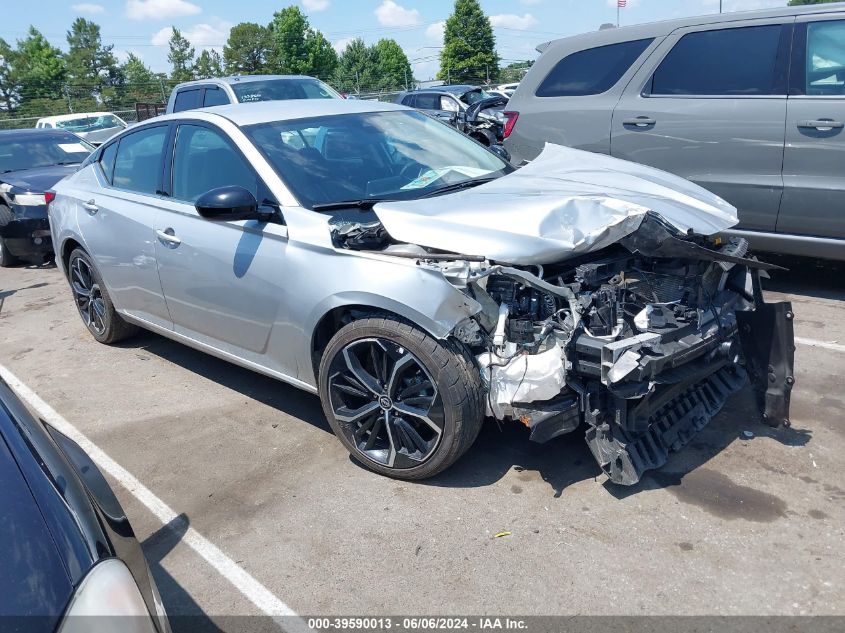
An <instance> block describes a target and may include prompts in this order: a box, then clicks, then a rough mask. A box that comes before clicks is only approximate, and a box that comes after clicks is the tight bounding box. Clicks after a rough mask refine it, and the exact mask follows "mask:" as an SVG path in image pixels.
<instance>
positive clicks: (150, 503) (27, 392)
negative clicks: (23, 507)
mask: <svg viewBox="0 0 845 633" xmlns="http://www.w3.org/2000/svg"><path fill="white" fill-rule="evenodd" d="M0 376H2V378H3V380H5V381H6V383H7V384H8V385H9V386H10V387H11V388H12V389H13V390H14V391H16V392H17V394H18V396H19V397H20V398H21V399H23V400H24V401H26V402H27V403H28V404H29V405H30V406H31V407H32V408H33V409H34V410H35V411H36V413H38V415H40V416H41V417H42V418H43V419H44V421H45V422H47V423H48V424H50V425H51V426H53V427H55V428H56V429H57V430H59V431H61V432H62V433H64V434H65V435H67V436H68V437H69V438H70V439H72V440H73V441H74V442H76V443H77V444H79V446H81V447H82V450H84V451H85V452H86V453H88V456H89V457H90V458H91V459H92V460H93V461H94V463H95V464H97V466H99V467H100V469H102V470H103V471H105V472H107V473H108V474H109V475H111V476H112V477H114V478H115V479H116V480H117V481H118V482H120V485H122V486H123V487H124V488H126V489H127V490H128V491H129V492H130V493H131V494H132V496H134V497H135V498H136V499H137V500H138V501H140V502H141V503H143V504H144V505H145V506H146V507H147V509H148V510H149V511H150V512H152V513H153V514H154V515H155V516H156V517H157V518H158V520H159V521H161V523H162V524H163V525H168V524H170V523H171V522H172V521H173V520H174V519H176V518H177V516H178V515H177V514H176V512H174V511H173V510H172V509H171V508H170V507H169V506H168V505H167V504H166V503H164V501H162V500H161V499H159V498H158V497H157V496H155V494H153V493H152V492H151V491H150V489H149V488H147V487H146V486H144V485H143V484H142V483H141V482H140V481H138V480H137V479H136V478H135V477H134V476H133V475H132V474H131V473H130V472H129V471H127V470H126V469H125V468H123V467H122V466H121V465H120V464H118V463H117V462H116V461H114V460H113V459H112V458H111V457H109V456H108V455H107V454H106V453H105V452H103V450H102V449H100V448H99V447H98V446H97V445H96V444H94V443H93V442H92V441H91V440H89V439H88V438H87V437H85V435H83V434H82V432H80V431H79V430H78V429H77V428H76V427H75V426H73V425H72V424H71V423H70V422H68V421H67V420H65V419H64V418H63V417H62V416H61V415H59V413H58V412H56V410H55V409H53V407H51V406H50V405H49V404H47V403H46V402H44V400H42V399H41V398H40V397H39V396H38V394H36V393H35V392H34V391H32V389H30V388H29V387H27V386H26V385H25V384H24V383H23V382H21V381H20V380H19V379H18V378H17V377H16V376H15V375H14V374H13V373H12V372H11V371H9V370H8V369H7V368H6V367H4V366H3V365H0ZM182 542H183V543H185V544H186V545H188V546H189V547H190V548H191V549H193V550H194V551H195V552H196V553H197V554H199V555H200V556H202V558H204V559H205V560H206V562H208V564H209V565H211V566H212V567H213V568H214V569H215V570H216V571H217V572H218V573H219V574H220V575H221V576H223V577H224V578H225V579H226V580H228V581H229V582H230V583H232V585H233V586H234V587H235V589H237V590H238V591H240V592H241V594H243V595H244V597H246V598H247V599H248V600H249V601H250V602H252V604H254V605H255V606H256V607H258V608H259V609H260V610H261V612H262V613H265V614H266V615H269V616H287V617H286V619H285V622H284V625H283V626H284V628H285V629H296V630H302V631H304V630H307V629H308V627H307V626H306V625H305V622H304V621H303V620H301V619H300V618H299V616H298V615H297V614H296V613H295V612H294V611H293V609H291V608H290V607H289V606H288V605H286V604H285V603H284V602H282V601H281V600H279V599H278V598H277V597H276V596H275V595H273V594H272V593H271V592H270V590H269V589H267V587H265V586H264V585H262V584H261V583H260V582H259V581H257V580H256V579H255V578H253V577H252V576H251V575H250V574H249V573H248V572H246V571H244V570H243V569H242V568H241V567H239V566H238V565H237V563H235V561H233V560H232V559H231V558H229V557H228V556H226V554H224V553H223V552H222V551H221V550H220V549H219V548H218V547H217V546H216V545H214V543H212V542H211V541H209V540H208V539H207V538H205V537H204V536H203V535H202V534H200V533H199V532H197V531H196V530H195V529H194V528H192V527H188V530H187V531H186V532H185V535H184V536H183V537H182ZM291 616H293V617H292V619H291ZM277 623H279V624H280V626H281V625H282V624H281V622H279V621H277Z"/></svg>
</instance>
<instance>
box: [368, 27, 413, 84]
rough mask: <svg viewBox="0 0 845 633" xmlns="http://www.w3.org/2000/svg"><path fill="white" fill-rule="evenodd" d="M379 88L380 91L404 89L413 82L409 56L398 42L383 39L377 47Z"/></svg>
mask: <svg viewBox="0 0 845 633" xmlns="http://www.w3.org/2000/svg"><path fill="white" fill-rule="evenodd" d="M375 57H376V68H377V71H376V76H377V77H378V85H377V87H378V88H379V89H380V90H389V89H393V88H399V87H400V86H401V87H404V88H405V89H407V88H408V86H409V85H410V84H411V83H412V82H413V80H414V74H413V72H412V71H411V64H410V62H409V61H408V56H407V55H405V51H403V50H402V47H401V46H399V44H397V43H396V40H391V39H381V40H379V41H378V43H377V44H376V45H375Z"/></svg>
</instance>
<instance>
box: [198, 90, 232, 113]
mask: <svg viewBox="0 0 845 633" xmlns="http://www.w3.org/2000/svg"><path fill="white" fill-rule="evenodd" d="M228 104H229V97H228V96H227V95H226V92H225V91H224V90H220V88H212V87H210V86H209V87H208V88H206V89H205V97H203V100H202V106H203V107H204V108H206V107H210V106H218V105H228Z"/></svg>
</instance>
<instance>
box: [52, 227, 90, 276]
mask: <svg viewBox="0 0 845 633" xmlns="http://www.w3.org/2000/svg"><path fill="white" fill-rule="evenodd" d="M77 248H79V249H82V250H83V251H85V252H86V253H87V252H88V250H87V249H86V248H85V245H84V244H82V242H81V241H79V240H77V239H76V238H75V237H72V236H69V237H66V238H65V239H64V240H62V243H61V247H60V249H59V250H58V252H57V253H56V255H57V257H56V261H60V262H61V266H62V270H63V271H64V273H65V275H67V267H68V262H69V261H70V254H71V253H72V252H73V251H75V250H76V249H77Z"/></svg>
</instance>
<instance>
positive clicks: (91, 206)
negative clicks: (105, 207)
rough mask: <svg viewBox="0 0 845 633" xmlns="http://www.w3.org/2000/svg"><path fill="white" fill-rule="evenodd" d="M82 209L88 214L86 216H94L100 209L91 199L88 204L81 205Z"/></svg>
mask: <svg viewBox="0 0 845 633" xmlns="http://www.w3.org/2000/svg"><path fill="white" fill-rule="evenodd" d="M82 208H83V209H85V210H86V211H87V212H88V215H94V214H95V213H97V211H99V210H100V207H98V206H97V205H96V204H94V198H91V199H90V200H89V201H88V202H84V203H82Z"/></svg>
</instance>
